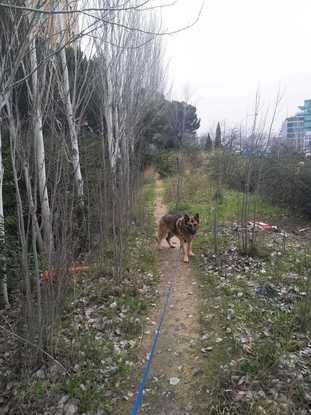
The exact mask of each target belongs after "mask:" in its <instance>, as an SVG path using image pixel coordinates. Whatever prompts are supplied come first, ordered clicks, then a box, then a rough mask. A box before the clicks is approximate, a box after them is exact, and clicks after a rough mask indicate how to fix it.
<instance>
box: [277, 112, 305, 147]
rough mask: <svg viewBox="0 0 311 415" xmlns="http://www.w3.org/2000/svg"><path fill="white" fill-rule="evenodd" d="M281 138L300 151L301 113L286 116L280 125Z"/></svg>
mask: <svg viewBox="0 0 311 415" xmlns="http://www.w3.org/2000/svg"><path fill="white" fill-rule="evenodd" d="M281 135H282V138H283V139H285V140H286V141H287V144H288V145H289V146H291V147H294V148H295V149H296V150H299V151H302V150H303V147H304V117H303V115H301V114H297V115H294V116H293V117H288V118H286V120H285V121H284V122H283V125H282V132H281Z"/></svg>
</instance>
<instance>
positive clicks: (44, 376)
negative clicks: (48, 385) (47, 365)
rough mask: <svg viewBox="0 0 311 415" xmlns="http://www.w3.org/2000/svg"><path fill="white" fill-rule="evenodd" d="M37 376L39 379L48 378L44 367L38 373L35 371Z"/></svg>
mask: <svg viewBox="0 0 311 415" xmlns="http://www.w3.org/2000/svg"><path fill="white" fill-rule="evenodd" d="M35 376H36V378H38V379H45V378H46V375H45V370H44V369H43V368H41V369H39V370H37V371H36V373H35Z"/></svg>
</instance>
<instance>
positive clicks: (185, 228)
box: [158, 213, 200, 262]
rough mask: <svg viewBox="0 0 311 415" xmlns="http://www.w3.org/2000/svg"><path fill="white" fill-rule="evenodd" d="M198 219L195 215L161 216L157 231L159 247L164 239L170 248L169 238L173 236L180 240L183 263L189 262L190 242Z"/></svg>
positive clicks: (196, 227) (171, 245)
mask: <svg viewBox="0 0 311 415" xmlns="http://www.w3.org/2000/svg"><path fill="white" fill-rule="evenodd" d="M199 223H200V218H199V214H198V213H197V214H196V215H194V216H189V215H187V214H186V215H181V214H175V215H173V214H167V215H164V216H162V218H161V219H160V223H159V230H158V244H159V247H160V244H161V241H162V239H164V238H166V241H167V243H168V244H169V246H170V247H171V248H175V246H174V245H173V244H172V243H171V238H172V237H173V236H174V235H175V236H177V238H178V239H179V240H180V248H181V249H182V250H183V254H184V262H189V256H193V255H194V254H193V252H192V241H193V238H194V236H195V234H196V232H197V229H198V227H199Z"/></svg>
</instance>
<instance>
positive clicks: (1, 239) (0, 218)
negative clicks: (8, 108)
mask: <svg viewBox="0 0 311 415" xmlns="http://www.w3.org/2000/svg"><path fill="white" fill-rule="evenodd" d="M0 108H1V104H0ZM3 176H4V166H3V162H2V136H1V118H0V248H2V249H1V250H2V251H3V252H2V253H1V252H0V256H2V257H3V258H2V262H3V275H2V281H1V284H2V293H3V300H4V303H5V305H6V306H9V305H10V303H9V295H8V284H7V273H6V254H5V252H4V247H5V229H4V211H3Z"/></svg>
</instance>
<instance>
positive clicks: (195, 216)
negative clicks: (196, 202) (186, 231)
mask: <svg viewBox="0 0 311 415" xmlns="http://www.w3.org/2000/svg"><path fill="white" fill-rule="evenodd" d="M194 219H195V220H196V221H197V222H198V223H200V215H199V214H198V213H196V214H195V215H194Z"/></svg>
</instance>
